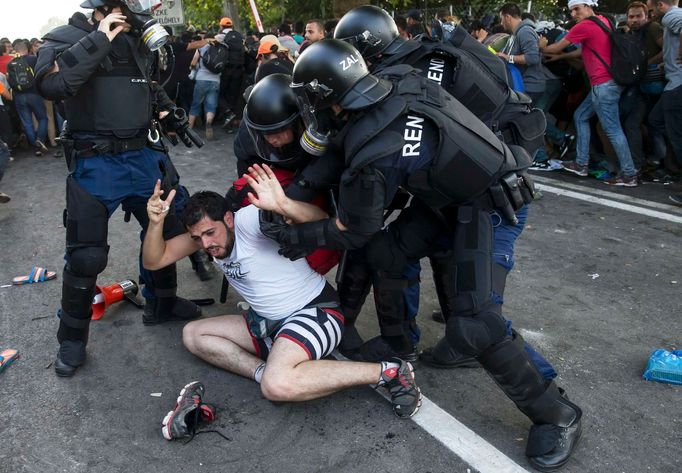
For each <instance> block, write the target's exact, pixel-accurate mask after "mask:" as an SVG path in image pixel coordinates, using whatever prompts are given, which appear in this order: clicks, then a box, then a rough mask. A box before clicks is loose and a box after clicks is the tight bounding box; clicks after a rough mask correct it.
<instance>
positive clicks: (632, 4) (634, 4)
mask: <svg viewBox="0 0 682 473" xmlns="http://www.w3.org/2000/svg"><path fill="white" fill-rule="evenodd" d="M633 8H641V9H642V10H644V15H647V14H648V13H649V7H647V6H646V3H643V2H638V1H635V2H630V3H628V6H627V8H626V9H625V13H627V12H629V11H630V10H632V9H633Z"/></svg>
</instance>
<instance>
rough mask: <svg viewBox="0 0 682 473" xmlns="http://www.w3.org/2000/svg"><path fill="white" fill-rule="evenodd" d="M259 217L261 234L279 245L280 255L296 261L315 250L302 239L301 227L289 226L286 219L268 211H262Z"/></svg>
mask: <svg viewBox="0 0 682 473" xmlns="http://www.w3.org/2000/svg"><path fill="white" fill-rule="evenodd" d="M258 215H259V217H258V219H259V223H260V230H261V232H262V233H263V235H265V236H266V237H268V238H271V239H273V240H275V241H276V242H277V243H279V245H280V249H279V251H278V253H279V254H280V255H282V256H284V257H285V258H289V259H290V260H291V261H296V260H297V259H301V258H304V257H306V256H308V255H309V254H310V253H312V252H313V251H314V250H315V248H310V247H309V246H308V245H307V244H306V242H305V241H304V240H303V238H301V235H300V228H299V227H300V226H299V225H287V224H286V223H285V222H284V217H282V216H281V215H279V214H277V213H274V212H271V211H268V210H261V211H259V213H258Z"/></svg>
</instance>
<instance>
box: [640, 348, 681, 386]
mask: <svg viewBox="0 0 682 473" xmlns="http://www.w3.org/2000/svg"><path fill="white" fill-rule="evenodd" d="M643 378H644V379H646V380H647V381H660V382H663V383H672V384H682V350H673V351H672V352H670V351H668V350H663V349H659V350H656V351H654V352H653V353H652V354H651V357H649V363H647V365H646V369H645V370H644V375H643Z"/></svg>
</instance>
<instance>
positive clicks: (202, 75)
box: [196, 44, 220, 82]
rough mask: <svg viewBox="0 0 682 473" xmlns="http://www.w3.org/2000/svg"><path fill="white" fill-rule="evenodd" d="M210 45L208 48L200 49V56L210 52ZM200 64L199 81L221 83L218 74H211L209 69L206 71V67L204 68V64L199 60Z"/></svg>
mask: <svg viewBox="0 0 682 473" xmlns="http://www.w3.org/2000/svg"><path fill="white" fill-rule="evenodd" d="M210 46H211V45H210V44H207V45H206V46H203V47H201V48H199V56H202V55H203V54H204V53H206V51H208V48H209V47H210ZM197 64H198V67H199V68H198V69H197V77H196V79H197V80H207V81H210V82H220V74H216V73H215V72H211V71H209V70H208V69H206V66H204V62H203V60H202V59H201V57H200V58H199V62H198V63H197Z"/></svg>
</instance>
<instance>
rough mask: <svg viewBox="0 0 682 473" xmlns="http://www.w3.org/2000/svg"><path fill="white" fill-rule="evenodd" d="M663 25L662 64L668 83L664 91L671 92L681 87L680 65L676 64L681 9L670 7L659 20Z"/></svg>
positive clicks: (680, 27)
mask: <svg viewBox="0 0 682 473" xmlns="http://www.w3.org/2000/svg"><path fill="white" fill-rule="evenodd" d="M661 24H662V25H663V28H664V31H663V62H664V63H665V78H666V79H667V80H668V83H667V84H666V86H665V89H664V90H673V89H676V88H678V87H679V86H681V85H682V64H678V63H677V56H678V55H679V51H680V34H682V8H679V7H672V8H670V10H668V12H667V13H666V14H665V15H663V18H662V19H661Z"/></svg>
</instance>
